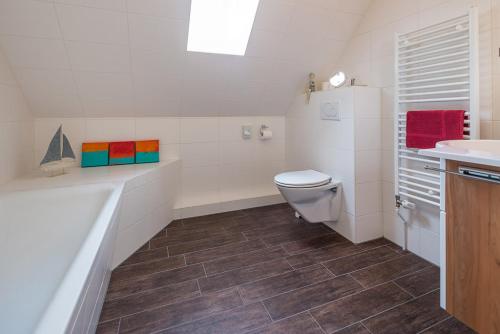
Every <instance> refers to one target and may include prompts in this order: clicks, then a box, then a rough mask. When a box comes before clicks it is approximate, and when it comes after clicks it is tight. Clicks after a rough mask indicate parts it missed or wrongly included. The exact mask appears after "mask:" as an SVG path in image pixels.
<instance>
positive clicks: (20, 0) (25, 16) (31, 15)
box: [0, 0, 61, 38]
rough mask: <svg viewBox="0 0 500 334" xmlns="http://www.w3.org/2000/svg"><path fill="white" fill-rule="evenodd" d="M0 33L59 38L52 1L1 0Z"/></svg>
mask: <svg viewBox="0 0 500 334" xmlns="http://www.w3.org/2000/svg"><path fill="white" fill-rule="evenodd" d="M0 33H2V34H7V35H18V36H29V37H42V38H59V37H60V36H61V35H60V32H59V26H58V24H57V17H56V13H55V11H54V7H53V5H52V4H51V3H47V2H42V1H34V0H16V1H1V2H0Z"/></svg>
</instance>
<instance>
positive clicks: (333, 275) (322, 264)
mask: <svg viewBox="0 0 500 334" xmlns="http://www.w3.org/2000/svg"><path fill="white" fill-rule="evenodd" d="M319 265H320V266H322V267H323V268H325V269H326V271H328V272H329V273H330V274H331V275H332V277H337V275H336V274H335V273H334V272H333V271H331V270H330V269H328V267H327V266H325V263H324V262H321V263H320V264H319ZM353 279H354V277H353ZM355 281H356V282H358V281H357V280H355ZM358 283H359V282H358ZM360 285H361V286H363V285H362V284H361V283H360Z"/></svg>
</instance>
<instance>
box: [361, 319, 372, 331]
mask: <svg viewBox="0 0 500 334" xmlns="http://www.w3.org/2000/svg"><path fill="white" fill-rule="evenodd" d="M359 323H360V324H361V326H363V328H364V329H366V330H367V331H368V333H370V334H373V332H372V331H371V330H370V329H369V328H368V327H366V325H365V324H364V323H363V322H362V321H360V322H359Z"/></svg>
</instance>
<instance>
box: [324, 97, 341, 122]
mask: <svg viewBox="0 0 500 334" xmlns="http://www.w3.org/2000/svg"><path fill="white" fill-rule="evenodd" d="M320 117H321V119H324V120H329V121H340V103H339V101H333V102H323V103H321V105H320Z"/></svg>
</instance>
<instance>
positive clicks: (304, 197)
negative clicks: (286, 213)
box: [274, 169, 342, 223]
mask: <svg viewBox="0 0 500 334" xmlns="http://www.w3.org/2000/svg"><path fill="white" fill-rule="evenodd" d="M274 183H275V184H276V186H277V187H278V189H279V191H280V192H281V195H283V197H284V198H285V199H286V200H287V202H288V203H289V204H290V205H291V206H292V208H294V209H295V211H297V213H298V214H299V215H300V216H301V217H302V218H304V219H305V220H307V221H308V222H310V223H321V222H329V221H337V220H338V219H339V216H340V205H341V197H342V196H341V195H342V187H341V182H339V181H335V180H333V179H332V177H331V176H330V175H327V174H323V173H320V172H317V171H315V170H311V169H309V170H302V171H295V172H286V173H281V174H278V175H276V176H275V177H274Z"/></svg>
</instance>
